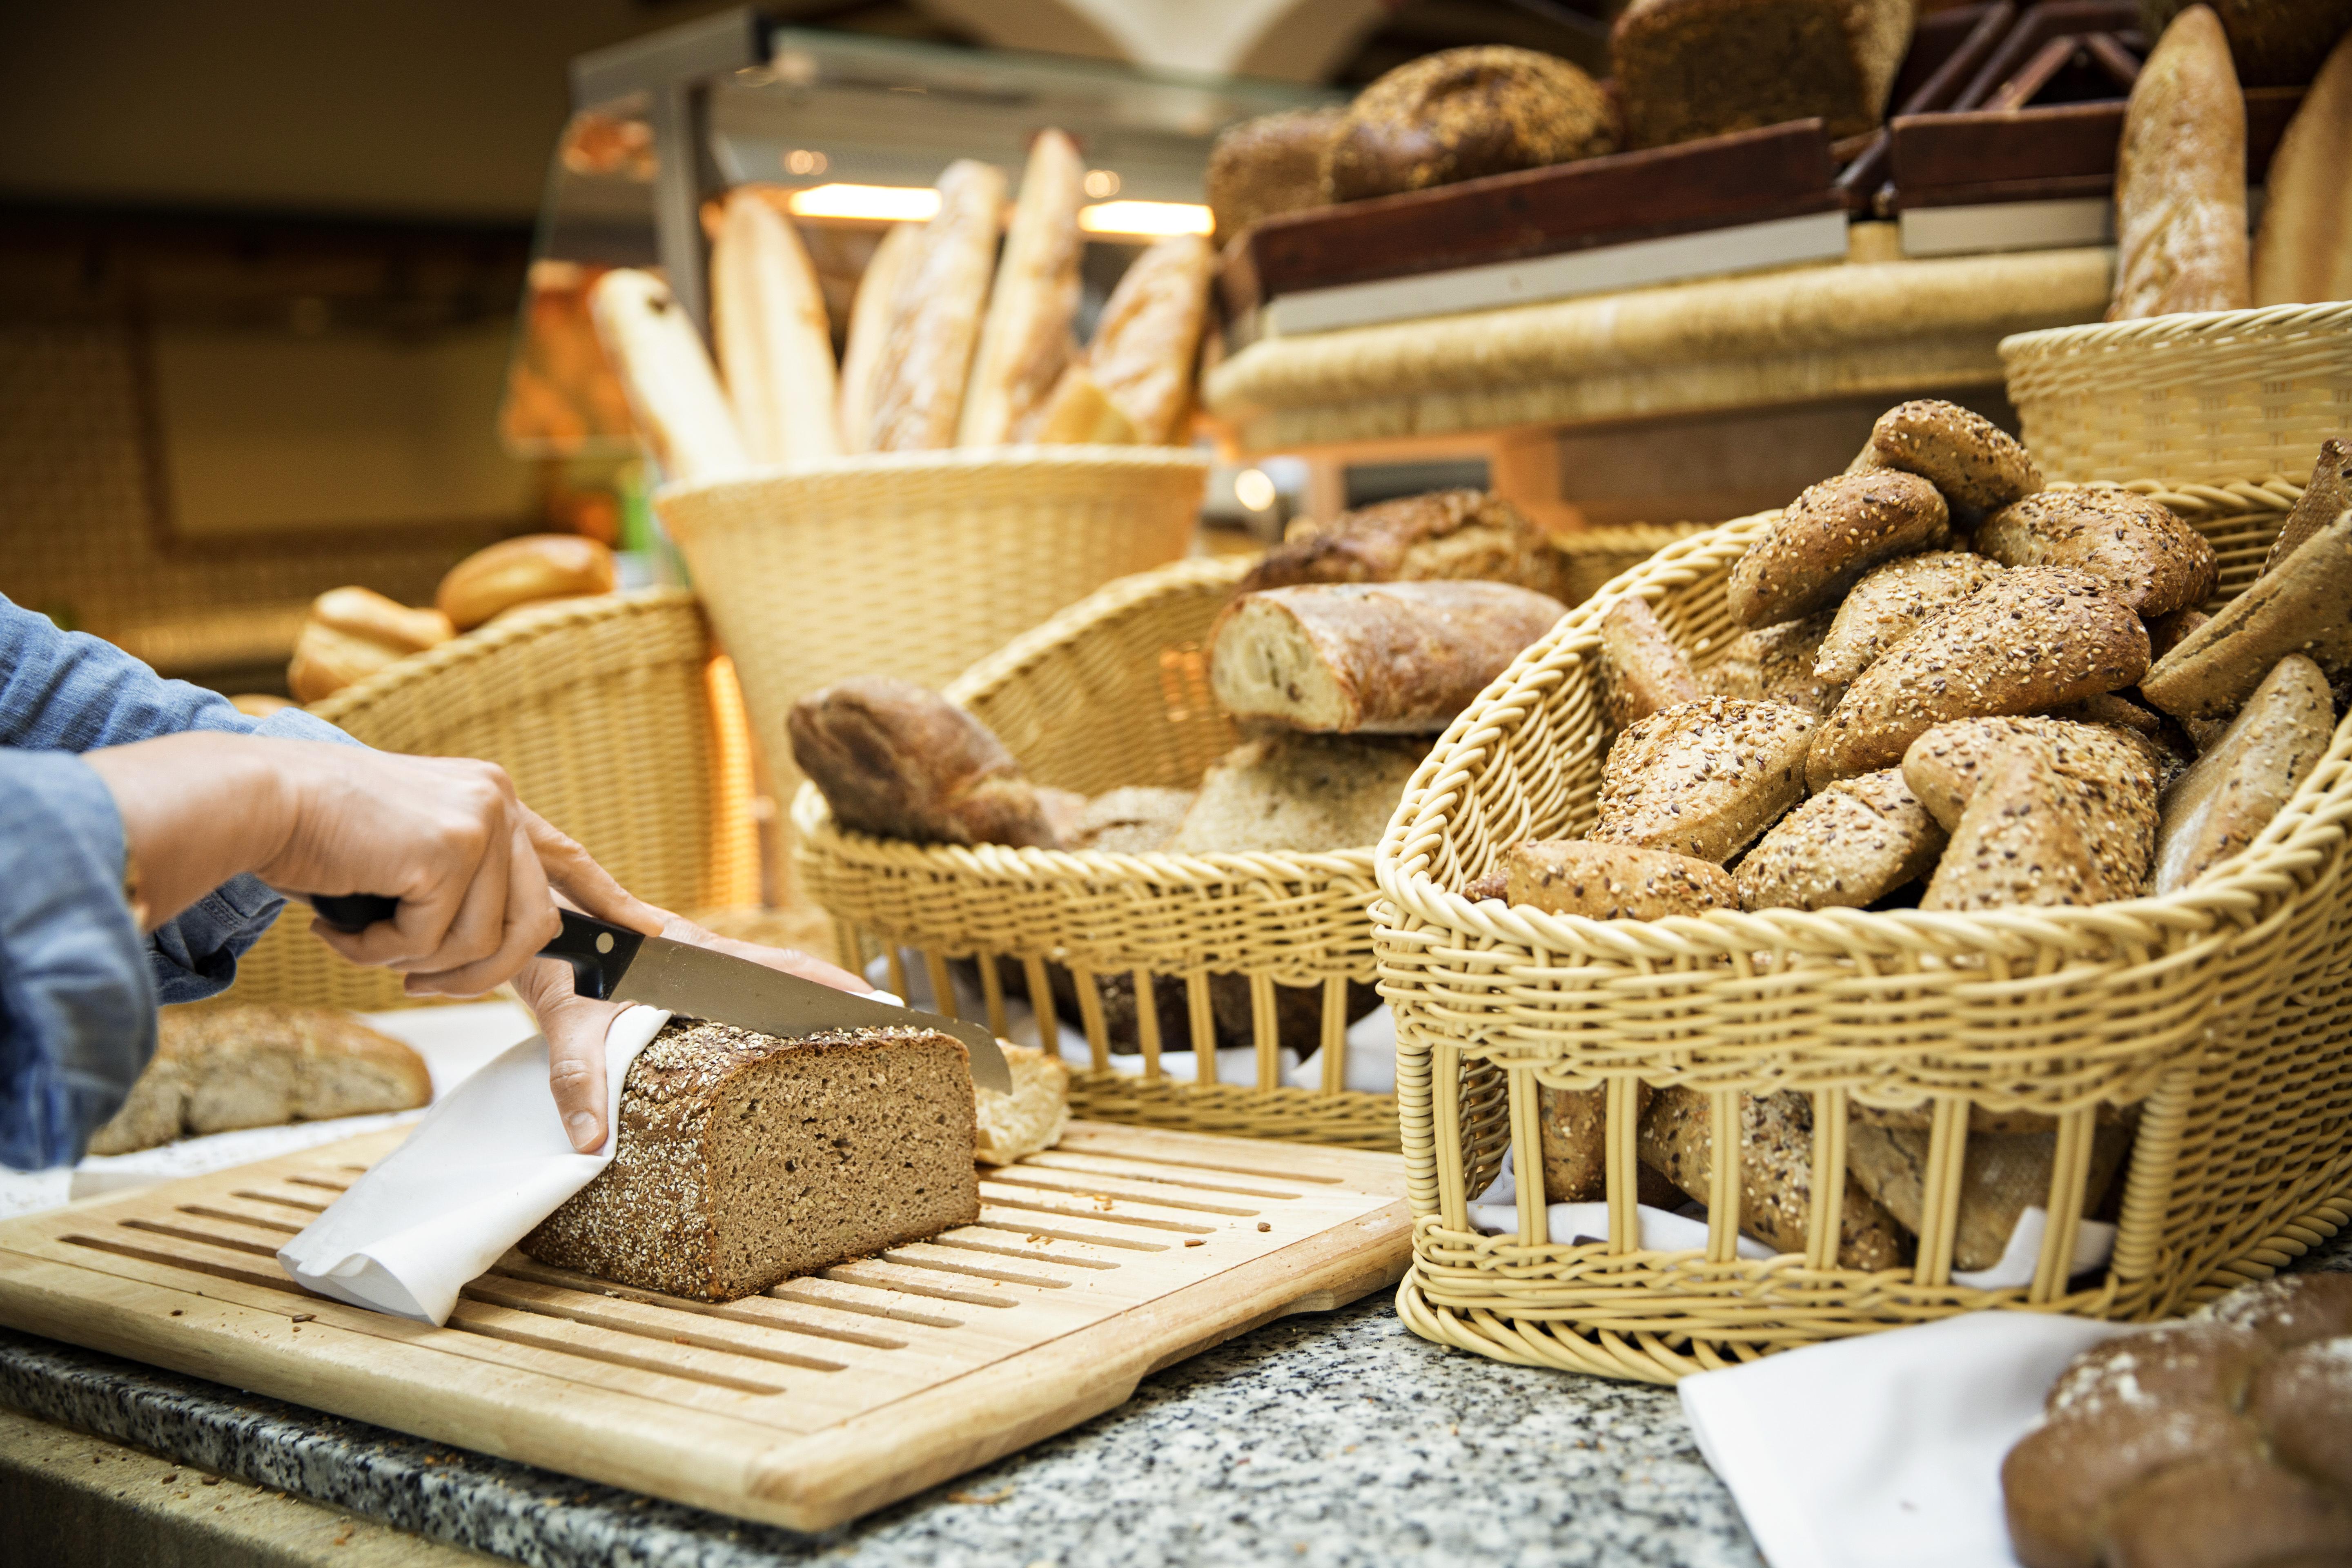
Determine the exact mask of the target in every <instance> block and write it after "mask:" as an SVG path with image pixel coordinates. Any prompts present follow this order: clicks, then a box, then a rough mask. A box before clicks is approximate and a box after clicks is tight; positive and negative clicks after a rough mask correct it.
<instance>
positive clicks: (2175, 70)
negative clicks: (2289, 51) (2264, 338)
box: [2107, 5, 2254, 321]
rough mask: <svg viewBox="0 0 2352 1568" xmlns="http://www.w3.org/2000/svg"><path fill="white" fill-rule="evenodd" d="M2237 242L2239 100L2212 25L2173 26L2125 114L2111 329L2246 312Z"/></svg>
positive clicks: (2206, 20) (2240, 213) (2197, 12)
mask: <svg viewBox="0 0 2352 1568" xmlns="http://www.w3.org/2000/svg"><path fill="white" fill-rule="evenodd" d="M2249 265H2250V258H2249V254H2248V247H2247V243H2246V95H2245V94H2244V92H2242V90H2241V89H2239V86H2238V73H2237V68H2236V65H2235V63H2234V62H2233V61H2232V60H2231V58H2230V43H2229V40H2228V39H2227V38H2226V37H2223V35H2222V31H2221V23H2220V22H2219V21H2217V20H2216V19H2215V18H2214V16H2213V13H2212V12H2211V11H2210V10H2209V9H2208V8H2206V7H2205V6H2203V5H2191V6H2189V8H2188V9H2187V10H2185V11H2183V12H2181V13H2180V14H2179V16H2175V17H2174V18H2172V21H2171V24H2170V25H2169V26H2167V27H2166V28H2165V29H2164V36H2163V37H2160V38H2158V40H2157V43H2156V47H2155V48H2154V49H2152V50H2151V51H2149V54H2148V57H2147V62H2146V63H2145V64H2144V65H2142V66H2141V67H2140V72H2139V77H2138V79H2137V80H2136V81H2134V82H2133V83H2132V89H2131V97H2130V99H2129V100H2127V101H2126V103H2125V105H2124V130H2123V140H2122V142H2121V144H2120V145H2119V146H2118V147H2117V149H2116V289H2115V295H2114V298H2113V299H2111V300H2109V301H2108V304H2107V320H2108V321H2137V320H2138V319H2139V318H2141V317H2144V316H2169V315H2174V314H2177V313H2179V312H2183V311H2189V310H2244V309H2246V308H2247V307H2248V306H2250V305H2252V303H2253V301H2254V293H2253V279H2252V274H2251V272H2250V270H2249Z"/></svg>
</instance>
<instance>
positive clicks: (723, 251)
mask: <svg viewBox="0 0 2352 1568" xmlns="http://www.w3.org/2000/svg"><path fill="white" fill-rule="evenodd" d="M710 308H711V322H710V326H711V338H712V340H713V342H716V343H717V345H718V348H719V369H720V370H721V371H722V372H723V373H724V374H725V375H726V378H727V400H728V402H729V403H730V404H732V405H734V409H735V425H736V428H737V429H738V431H740V434H741V435H742V437H743V446H744V449H745V450H746V452H748V453H749V454H750V456H751V460H752V461H753V462H755V463H793V464H797V463H807V462H813V461H815V460H816V459H818V458H837V457H839V456H840V455H841V433H840V430H839V428H838V427H837V426H836V425H835V420H836V418H837V417H838V415H837V412H836V410H835V374H834V365H833V326H832V323H831V322H830V321H827V320H826V317H825V313H824V293H823V292H822V291H821V290H820V289H818V288H817V281H816V268H814V267H812V266H810V265H809V258H808V250H807V249H806V247H803V245H802V244H801V237H800V234H799V232H798V231H797V230H795V229H794V228H793V224H792V220H791V219H790V218H788V217H786V216H784V215H783V214H782V213H781V212H778V211H777V210H776V206H775V204H774V203H773V202H772V201H770V200H769V199H768V198H767V197H766V196H765V195H761V193H760V192H758V191H756V190H753V189H751V188H750V187H748V186H738V187H737V188H736V189H735V190H734V191H733V192H731V193H730V194H729V195H728V197H727V205H726V208H725V210H724V212H723V213H722V214H721V216H720V217H719V237H718V241H717V243H715V244H714V245H713V246H712V247H710Z"/></svg>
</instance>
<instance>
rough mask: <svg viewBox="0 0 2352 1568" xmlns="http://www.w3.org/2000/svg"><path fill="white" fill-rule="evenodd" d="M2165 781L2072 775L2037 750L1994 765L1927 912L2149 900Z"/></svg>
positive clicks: (1933, 887)
mask: <svg viewBox="0 0 2352 1568" xmlns="http://www.w3.org/2000/svg"><path fill="white" fill-rule="evenodd" d="M2156 823H2157V809H2156V774H2155V772H2154V770H2153V769H2148V770H2143V771H2140V772H2138V773H2133V774H2131V775H2130V776H2127V777H2125V778H2122V779H2120V780H2108V779H2104V778H2099V777H2095V776H2088V775H2085V774H2084V773H2074V772H2069V771H2066V770H2063V769H2061V768H2060V767H2058V766H2056V765H2055V764H2053V763H2052V761H2051V760H2050V758H2049V756H2048V754H2047V753H2046V752H2042V751H2041V750H2040V749H2038V748H2034V747H2019V748H2016V749H2014V750H2011V751H2008V752H2001V753H2000V755H1998V756H1997V757H1995V758H1994V759H1993V761H1992V762H1991V763H1990V764H1988V766H1987V767H1986V769H1985V772H1984V774H1983V776H1982V778H1980V779H1979V781H1978V784H1977V787H1976V789H1975V791H1974V793H1972V794H1971V795H1969V804H1968V808H1967V809H1966V810H1965V811H1963V812H1961V813H1960V821H1959V826H1958V827H1955V828H1954V829H1953V830H1952V842H1951V846H1950V847H1949V848H1948V849H1946V850H1945V851H1944V858H1943V859H1942V860H1941V861H1940V862H1938V863H1937V867H1936V875H1935V877H1934V878H1933V879H1931V880H1929V882H1928V883H1927V892H1926V893H1924V894H1922V895H1921V896H1920V899H1919V907H1920V908H1921V909H1923V910H1997V909H2008V908H2011V907H2013V906H2017V905H2076V906H2079V905H2087V904H2103V903H2106V902H2109V901H2111V900H2116V899H2131V898H2137V897H2138V896H2139V893H2140V890H2141V884H2142V883H2143V881H2144V880H2145V879H2146V878H2147V869H2148V861H2149V859H2150V858H2151V856H2152V855H2153V853H2154V850H2155V846H2156Z"/></svg>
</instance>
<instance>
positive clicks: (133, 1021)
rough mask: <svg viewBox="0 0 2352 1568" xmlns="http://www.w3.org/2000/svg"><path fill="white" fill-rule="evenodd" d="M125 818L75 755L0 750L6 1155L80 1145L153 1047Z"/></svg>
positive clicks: (31, 1165)
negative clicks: (127, 876)
mask: <svg viewBox="0 0 2352 1568" xmlns="http://www.w3.org/2000/svg"><path fill="white" fill-rule="evenodd" d="M122 872H123V837H122V818H121V815H120V814H119V813H118V812H117V811H116V810H115V805H114V797H113V795H111V794H110V793H109V792H108V790H107V788H106V785H105V784H103V783H102V782H101V781H100V779H99V776H98V774H97V773H94V772H92V771H91V769H90V768H89V765H88V764H87V763H84V762H83V761H82V760H81V759H80V758H79V757H78V756H75V755H73V754H71V753H69V752H22V751H0V1003H5V1006H6V1008H7V1012H8V1024H9V1026H8V1027H7V1028H5V1030H0V1163H5V1164H8V1165H13V1166H15V1167H16V1168H17V1169H19V1170H37V1169H39V1168H41V1167H43V1166H46V1165H55V1164H65V1163H70V1162H72V1161H74V1160H77V1159H79V1158H80V1157H81V1152H82V1148H83V1145H84V1143H85V1142H87V1141H88V1139H89V1134H90V1132H91V1131H93V1130H95V1129H96V1128H98V1127H100V1126H101V1125H102V1124H104V1122H105V1121H106V1120H107V1118H109V1117H110V1116H112V1115H113V1114H114V1112H115V1111H116V1110H117V1109H119V1108H120V1107H121V1103H122V1099H123V1096H124V1095H126V1094H128V1093H129V1092H130V1089H131V1081H132V1080H133V1079H136V1078H137V1077H138V1076H139V1071H140V1069H141V1068H142V1067H144V1066H145V1065H146V1063H147V1058H149V1057H151V1056H152V1055H153V1054H154V1050H155V994H154V989H153V986H152V983H151V982H150V979H149V973H148V963H147V944H146V942H145V939H144V938H142V935H141V934H140V931H139V928H138V925H137V923H136V922H135V921H133V920H132V919H131V910H130V907H129V905H128V904H126V903H125V902H124V901H123V897H122Z"/></svg>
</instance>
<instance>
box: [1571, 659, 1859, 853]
mask: <svg viewBox="0 0 2352 1568" xmlns="http://www.w3.org/2000/svg"><path fill="white" fill-rule="evenodd" d="M1815 725H1816V721H1815V720H1814V718H1813V716H1812V715H1811V713H1808V712H1805V711H1804V710H1802V709H1798V708H1790V707H1788V706H1786V705H1784V704H1781V703H1777V702H1742V701H1738V700H1733V699H1729V698H1723V697H1710V698H1706V699H1705V700H1701V701H1697V702H1678V703H1676V704H1675V706H1673V707H1671V708H1665V709H1661V710H1659V711H1657V712H1655V713H1653V714H1651V715H1650V716H1649V717H1648V718H1647V719H1644V720H1643V721H1641V722H1639V723H1637V724H1635V725H1634V726H1633V728H1632V729H1630V730H1627V731H1625V732H1624V733H1623V734H1622V735H1620V736H1619V737H1618V738H1617V743H1616V744H1615V745H1613V746H1612V747H1610V748H1609V757H1608V760H1607V761H1606V762H1604V763H1602V764H1601V799H1600V815H1599V817H1598V820H1596V821H1595V822H1594V824H1593V827H1592V832H1591V838H1592V839H1593V840H1594V841H1596V842H1599V843H1604V844H1631V845H1635V846H1637V847H1641V848H1644V849H1671V850H1674V851H1675V853H1676V854H1680V855H1688V856H1690V857H1692V858H1695V859H1699V860H1706V861H1711V862H1713V863H1714V864H1716V865H1718V866H1720V865H1721V864H1723V862H1724V861H1726V860H1727V859H1729V858H1731V857H1732V856H1734V855H1736V854H1738V852H1739V851H1740V850H1742V849H1744V848H1746V847H1748V845H1749V844H1751V843H1753V842H1754V841H1755V839H1756V836H1757V835H1758V834H1759V833H1761V832H1763V831H1764V829H1765V828H1767V827H1769V826H1771V825H1772V824H1773V823H1774V822H1776V821H1778V820H1779V819H1780V815H1781V814H1782V813H1783V812H1785V811H1787V810H1788V809H1789V808H1790V806H1792V805H1796V804H1797V802H1799V801H1800V800H1802V799H1803V798H1804V795H1805V757H1806V750H1807V747H1808V746H1809V744H1810V743H1811V740H1812V736H1813V732H1814V729H1815Z"/></svg>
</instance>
